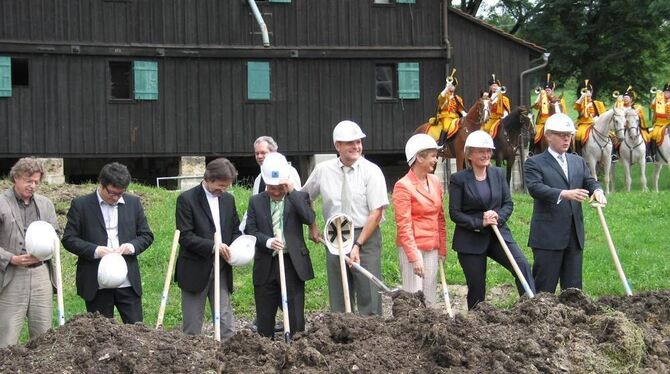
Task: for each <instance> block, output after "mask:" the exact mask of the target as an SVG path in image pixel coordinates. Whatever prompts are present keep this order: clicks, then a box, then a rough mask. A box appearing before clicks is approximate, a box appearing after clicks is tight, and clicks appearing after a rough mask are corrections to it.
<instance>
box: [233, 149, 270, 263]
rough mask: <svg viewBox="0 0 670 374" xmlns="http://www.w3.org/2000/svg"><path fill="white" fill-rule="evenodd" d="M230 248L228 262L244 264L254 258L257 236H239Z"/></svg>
mask: <svg viewBox="0 0 670 374" xmlns="http://www.w3.org/2000/svg"><path fill="white" fill-rule="evenodd" d="M266 161H267V159H266ZM263 165H265V162H263ZM228 248H229V249H230V261H228V263H229V264H231V265H233V266H244V265H246V264H248V263H250V262H251V260H253V259H254V254H255V253H256V237H255V236H253V235H241V236H238V237H237V239H235V240H234V241H233V242H232V243H231V244H230V245H229V246H228Z"/></svg>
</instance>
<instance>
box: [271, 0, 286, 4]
mask: <svg viewBox="0 0 670 374" xmlns="http://www.w3.org/2000/svg"><path fill="white" fill-rule="evenodd" d="M270 2H271V3H289V4H290V3H291V0H270Z"/></svg>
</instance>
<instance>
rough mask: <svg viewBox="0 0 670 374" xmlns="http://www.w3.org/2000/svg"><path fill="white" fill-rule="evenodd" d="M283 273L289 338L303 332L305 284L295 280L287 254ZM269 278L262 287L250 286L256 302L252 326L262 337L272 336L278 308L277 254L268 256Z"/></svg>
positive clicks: (291, 263)
mask: <svg viewBox="0 0 670 374" xmlns="http://www.w3.org/2000/svg"><path fill="white" fill-rule="evenodd" d="M284 267H285V270H284V274H285V276H286V293H287V295H286V296H287V300H288V321H289V326H290V329H291V336H293V334H295V333H296V332H298V331H305V282H304V281H303V280H301V279H300V277H298V274H297V273H296V272H295V268H294V267H293V262H291V257H290V256H289V255H288V253H285V254H284ZM270 269H271V270H270V276H269V277H268V280H267V282H266V283H264V284H260V285H254V298H255V300H256V326H257V327H258V333H259V334H260V335H262V336H267V337H271V338H272V337H274V333H275V318H276V317H277V308H280V309H281V307H282V305H281V284H280V280H279V255H277V256H273V257H272V266H271V267H270Z"/></svg>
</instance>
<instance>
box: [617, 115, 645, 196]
mask: <svg viewBox="0 0 670 374" xmlns="http://www.w3.org/2000/svg"><path fill="white" fill-rule="evenodd" d="M646 152H647V146H646V145H645V144H644V138H643V137H642V133H641V132H640V117H639V115H638V114H637V111H636V110H635V109H632V108H628V109H626V123H625V127H624V136H623V140H622V141H621V145H620V148H619V154H620V156H621V161H622V164H623V171H624V174H625V175H626V191H628V192H630V184H631V177H630V168H631V165H633V164H635V163H638V164H640V186H641V187H642V191H644V192H647V191H648V190H649V189H648V188H647V175H646V171H645V170H646V168H647V162H646V159H645V154H646Z"/></svg>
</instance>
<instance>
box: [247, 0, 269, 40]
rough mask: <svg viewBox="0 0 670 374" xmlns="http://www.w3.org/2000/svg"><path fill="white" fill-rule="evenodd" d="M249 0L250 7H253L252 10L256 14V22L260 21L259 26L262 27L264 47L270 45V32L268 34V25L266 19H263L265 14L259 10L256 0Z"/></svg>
mask: <svg viewBox="0 0 670 374" xmlns="http://www.w3.org/2000/svg"><path fill="white" fill-rule="evenodd" d="M247 1H248V2H249V8H251V12H252V13H253V14H254V18H256V22H258V26H259V27H260V28H261V36H262V38H263V47H269V46H270V34H268V27H267V26H266V25H265V21H263V15H261V11H260V10H258V5H257V4H256V0H247Z"/></svg>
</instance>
